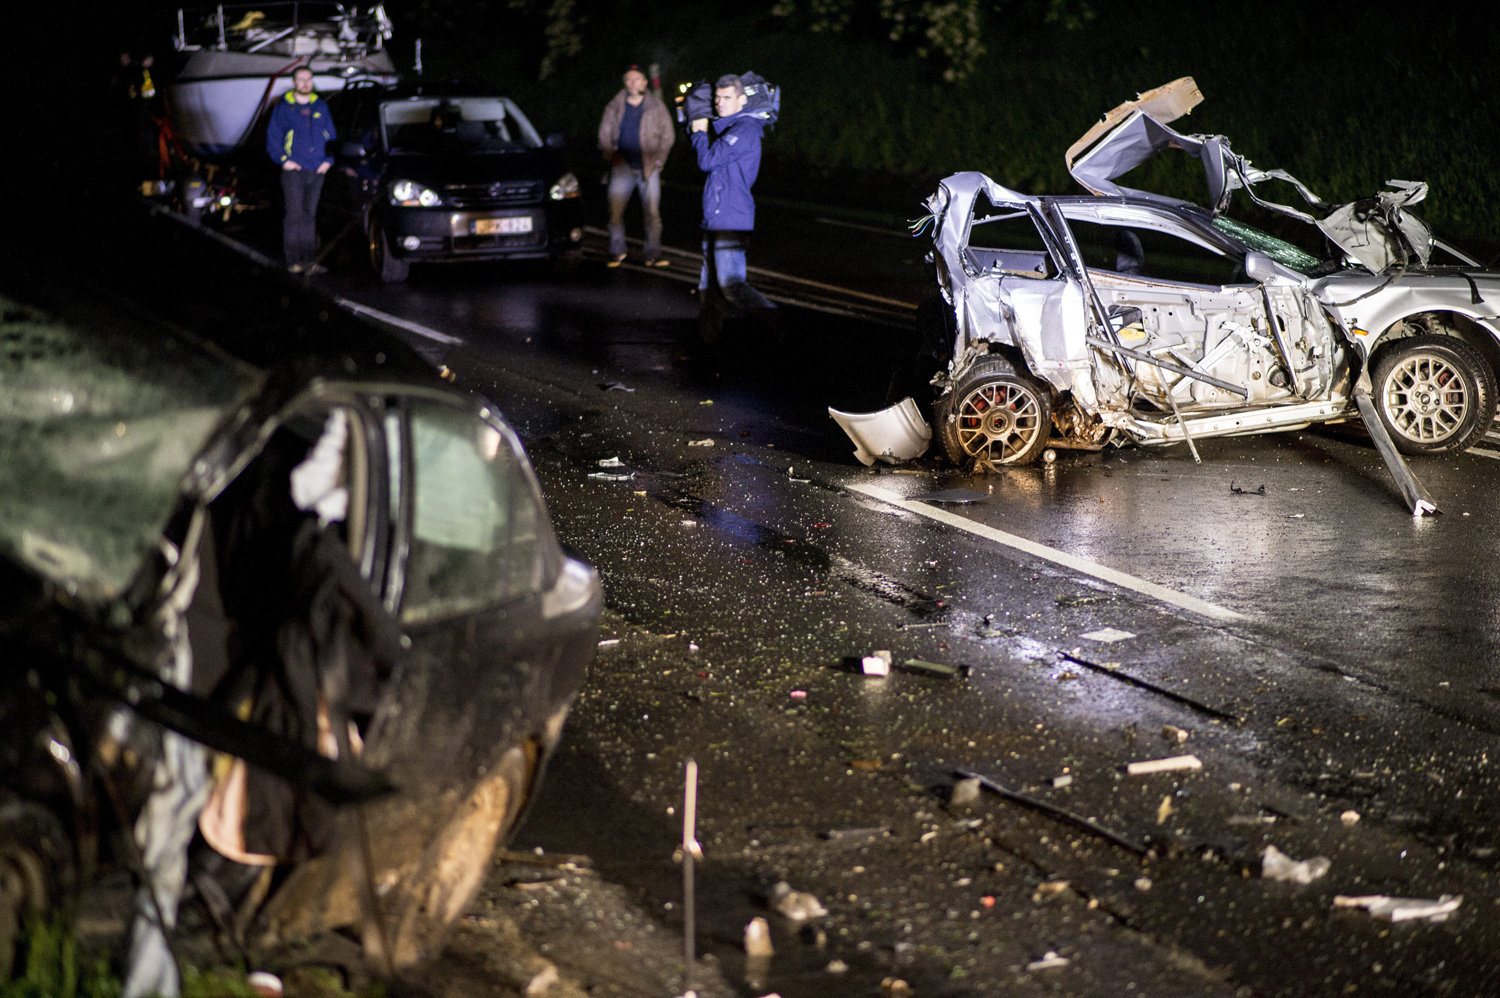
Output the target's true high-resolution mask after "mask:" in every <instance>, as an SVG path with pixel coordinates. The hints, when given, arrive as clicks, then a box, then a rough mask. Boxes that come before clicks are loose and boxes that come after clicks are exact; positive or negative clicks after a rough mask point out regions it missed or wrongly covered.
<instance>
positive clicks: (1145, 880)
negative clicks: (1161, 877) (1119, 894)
mask: <svg viewBox="0 0 1500 998" xmlns="http://www.w3.org/2000/svg"><path fill="white" fill-rule="evenodd" d="M1135 889H1136V890H1138V891H1140V892H1141V893H1143V894H1144V893H1145V892H1146V891H1149V890H1150V889H1151V878H1150V877H1136V878H1135Z"/></svg>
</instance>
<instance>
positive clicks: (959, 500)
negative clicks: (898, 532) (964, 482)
mask: <svg viewBox="0 0 1500 998" xmlns="http://www.w3.org/2000/svg"><path fill="white" fill-rule="evenodd" d="M911 501H912V502H939V503H943V502H946V503H954V504H956V505H962V504H964V503H971V502H989V501H990V497H989V496H987V495H985V494H984V493H983V492H975V491H974V490H973V489H943V490H942V491H940V492H928V493H927V494H926V495H920V496H912V497H911Z"/></svg>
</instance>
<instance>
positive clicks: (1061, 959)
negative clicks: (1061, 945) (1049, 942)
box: [1026, 949, 1069, 973]
mask: <svg viewBox="0 0 1500 998" xmlns="http://www.w3.org/2000/svg"><path fill="white" fill-rule="evenodd" d="M1068 962H1069V961H1068V958H1067V957H1065V956H1058V955H1057V951H1056V950H1050V949H1049V950H1048V951H1047V952H1046V953H1044V954H1042V958H1041V959H1040V960H1033V961H1031V962H1030V963H1028V964H1027V965H1026V972H1027V973H1035V972H1036V971H1038V970H1055V969H1057V968H1058V967H1066V966H1067V965H1068Z"/></svg>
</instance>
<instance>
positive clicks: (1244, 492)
mask: <svg viewBox="0 0 1500 998" xmlns="http://www.w3.org/2000/svg"><path fill="white" fill-rule="evenodd" d="M1229 491H1230V492H1233V493H1234V494H1235V495H1237V496H1263V495H1265V494H1266V487H1265V486H1264V485H1262V486H1261V487H1260V488H1258V489H1242V488H1240V487H1239V486H1238V485H1236V484H1234V483H1233V482H1230V483H1229Z"/></svg>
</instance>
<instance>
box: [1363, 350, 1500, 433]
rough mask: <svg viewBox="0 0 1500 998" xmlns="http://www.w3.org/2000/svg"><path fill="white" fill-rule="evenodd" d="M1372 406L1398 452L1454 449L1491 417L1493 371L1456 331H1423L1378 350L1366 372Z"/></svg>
mask: <svg viewBox="0 0 1500 998" xmlns="http://www.w3.org/2000/svg"><path fill="white" fill-rule="evenodd" d="M1371 380H1372V381H1373V383H1374V388H1375V400H1376V403H1377V409H1376V411H1377V412H1378V413H1379V414H1380V421H1381V422H1382V423H1384V424H1385V428H1386V429H1387V430H1388V431H1389V432H1390V434H1391V439H1392V440H1394V441H1395V443H1396V447H1397V449H1398V450H1400V451H1401V452H1402V453H1403V454H1440V453H1444V452H1446V451H1460V450H1465V449H1467V448H1468V447H1469V446H1470V445H1472V444H1474V443H1476V442H1478V441H1479V440H1480V439H1482V438H1483V437H1484V434H1485V431H1487V430H1488V429H1489V428H1490V422H1491V421H1492V420H1493V419H1494V418H1495V396H1496V389H1495V375H1494V372H1493V371H1491V370H1490V367H1489V365H1488V364H1486V363H1485V361H1484V358H1483V357H1481V356H1480V355H1479V351H1477V350H1475V349H1474V348H1473V347H1471V346H1469V344H1467V343H1465V342H1464V341H1463V340H1461V339H1459V338H1458V337H1456V336H1443V335H1439V334H1426V335H1422V336H1413V337H1410V338H1409V339H1404V340H1398V341H1396V342H1395V343H1393V344H1391V345H1390V347H1388V348H1387V349H1386V350H1384V351H1382V352H1381V353H1380V354H1379V356H1378V358H1377V359H1376V361H1375V368H1374V370H1373V371H1372V372H1371Z"/></svg>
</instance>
